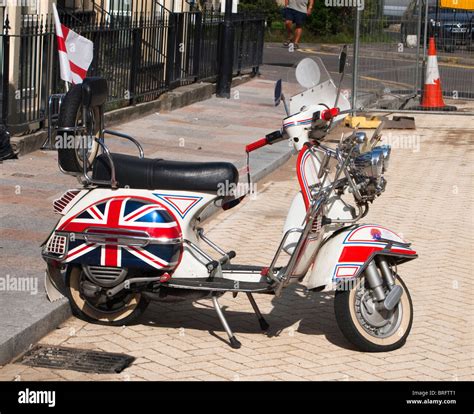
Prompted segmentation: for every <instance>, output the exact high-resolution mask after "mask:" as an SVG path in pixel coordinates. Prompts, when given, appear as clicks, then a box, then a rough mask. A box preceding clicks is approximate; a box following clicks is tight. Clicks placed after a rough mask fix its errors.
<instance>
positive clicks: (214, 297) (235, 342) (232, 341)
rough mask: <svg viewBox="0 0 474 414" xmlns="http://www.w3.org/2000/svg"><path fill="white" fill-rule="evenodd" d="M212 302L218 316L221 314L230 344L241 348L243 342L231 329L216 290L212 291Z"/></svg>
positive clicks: (220, 317) (235, 347)
mask: <svg viewBox="0 0 474 414" xmlns="http://www.w3.org/2000/svg"><path fill="white" fill-rule="evenodd" d="M212 304H213V305H214V308H215V310H216V312H217V316H219V319H220V321H221V323H222V326H223V327H224V329H225V331H226V333H227V336H228V337H229V342H230V346H231V347H232V348H234V349H239V348H240V347H241V346H242V344H241V343H240V341H239V340H238V339H237V338H236V337H235V335H234V333H233V332H232V330H231V329H230V326H229V324H228V323H227V320H226V318H225V316H224V312H222V309H221V306H220V305H219V302H218V301H217V295H216V293H215V292H213V293H212Z"/></svg>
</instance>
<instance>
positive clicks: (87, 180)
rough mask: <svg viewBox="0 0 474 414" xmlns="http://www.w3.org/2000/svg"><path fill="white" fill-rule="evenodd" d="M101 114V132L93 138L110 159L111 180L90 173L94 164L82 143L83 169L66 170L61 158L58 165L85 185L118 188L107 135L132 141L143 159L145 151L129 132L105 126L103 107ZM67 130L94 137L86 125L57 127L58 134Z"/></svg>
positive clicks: (61, 169)
mask: <svg viewBox="0 0 474 414" xmlns="http://www.w3.org/2000/svg"><path fill="white" fill-rule="evenodd" d="M87 110H90V108H84V111H87ZM99 114H100V117H99V124H100V125H99V131H100V132H99V136H98V137H97V136H94V137H93V138H94V140H95V141H96V142H97V143H98V144H99V146H100V148H101V150H102V153H103V154H105V155H106V157H107V159H108V161H109V165H110V181H107V180H96V179H94V178H92V177H91V176H90V175H89V171H90V169H91V168H90V167H92V165H89V163H88V161H87V145H81V150H82V159H83V162H82V171H77V172H69V171H65V170H64V169H63V168H62V167H61V165H60V163H59V159H58V166H59V169H60V171H61V172H62V173H64V174H68V175H73V176H75V177H77V178H78V179H79V180H80V181H81V182H82V184H83V185H84V186H90V185H107V186H110V187H111V188H112V189H117V188H118V184H119V183H118V182H117V179H116V171H115V164H114V161H113V159H112V155H111V152H110V150H109V147H108V146H107V145H106V144H105V135H112V136H115V137H118V138H123V139H126V140H128V141H130V142H132V143H133V144H135V146H136V147H137V149H138V157H139V158H141V159H143V158H144V156H145V153H144V151H143V147H142V145H141V144H140V143H139V142H138V141H137V140H136V139H135V138H133V137H132V136H130V135H128V134H125V133H123V132H118V131H113V130H110V129H105V128H104V108H103V107H100V108H99ZM65 132H66V133H68V132H72V133H73V134H74V136H77V133H78V132H79V133H85V134H86V136H88V137H92V134H91V133H90V131H88V130H87V127H86V126H79V127H77V126H75V127H57V128H56V134H60V133H65ZM81 136H82V135H81Z"/></svg>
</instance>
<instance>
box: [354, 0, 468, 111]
mask: <svg viewBox="0 0 474 414" xmlns="http://www.w3.org/2000/svg"><path fill="white" fill-rule="evenodd" d="M380 4H382V3H380V2H378V1H377V0H370V1H369V0H367V1H366V2H365V8H364V9H363V10H360V11H358V12H357V11H355V14H356V15H357V18H356V19H355V29H354V33H355V34H357V33H358V36H357V35H356V36H355V39H354V48H353V50H354V51H353V53H355V54H356V56H357V59H356V62H355V65H356V66H355V68H354V69H355V70H354V72H355V79H354V83H353V86H355V88H354V87H353V89H355V92H354V91H353V97H354V98H355V99H354V101H356V102H357V104H356V106H358V107H360V106H363V107H370V108H374V109H392V108H393V109H395V108H396V109H405V108H410V105H412V104H413V105H414V107H415V106H416V103H417V102H418V101H419V98H420V96H421V95H422V93H423V86H424V81H425V72H426V62H427V58H428V49H429V39H430V37H434V38H435V43H436V49H437V55H438V67H439V73H440V79H441V86H442V89H443V95H444V97H445V98H448V99H464V100H466V99H467V100H470V99H474V11H467V10H453V9H441V8H439V7H437V6H434V5H436V4H437V3H436V2H434V1H431V2H428V4H427V3H426V2H425V1H423V0H410V1H407V5H408V8H407V9H406V11H405V12H404V13H403V15H401V16H398V17H392V18H388V17H387V16H385V15H384V14H383V8H382V7H377V6H380Z"/></svg>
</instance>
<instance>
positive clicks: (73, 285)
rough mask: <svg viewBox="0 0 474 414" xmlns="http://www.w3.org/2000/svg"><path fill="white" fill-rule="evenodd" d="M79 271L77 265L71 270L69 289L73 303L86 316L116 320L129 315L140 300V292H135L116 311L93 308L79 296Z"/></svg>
mask: <svg viewBox="0 0 474 414" xmlns="http://www.w3.org/2000/svg"><path fill="white" fill-rule="evenodd" d="M81 273H82V270H81V269H80V268H78V267H75V268H74V269H72V270H71V274H70V276H69V291H70V293H71V298H72V300H73V301H74V303H75V305H76V306H77V307H78V308H79V309H80V310H81V311H82V312H84V314H86V315H87V316H88V317H90V318H92V319H95V320H97V321H101V322H117V321H120V320H122V319H125V318H126V317H128V316H130V315H131V314H132V312H133V311H134V310H135V309H136V307H137V306H138V303H139V302H140V294H139V293H136V294H134V295H133V296H132V297H131V299H130V301H129V302H128V304H127V305H126V306H125V307H124V308H122V309H120V310H118V311H116V312H110V313H105V312H100V311H99V310H98V309H95V308H93V307H92V306H90V305H89V304H88V303H87V302H86V301H85V300H84V299H83V298H81V294H80V288H79V283H80V280H81Z"/></svg>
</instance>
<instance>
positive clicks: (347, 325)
mask: <svg viewBox="0 0 474 414" xmlns="http://www.w3.org/2000/svg"><path fill="white" fill-rule="evenodd" d="M394 276H396V279H395V284H396V285H398V286H400V287H401V288H402V289H403V294H402V296H401V298H400V302H399V303H398V305H397V306H396V307H395V308H394V309H393V310H392V311H379V310H377V309H376V308H375V307H374V306H373V305H374V303H373V299H372V297H371V291H370V288H369V287H368V286H367V283H366V281H365V277H363V276H362V277H361V278H359V279H358V280H357V282H356V285H355V286H354V287H353V288H352V289H350V290H338V291H336V295H335V297H334V311H335V314H336V321H337V324H338V325H339V329H340V330H341V331H342V333H343V334H344V336H345V337H346V339H347V340H348V341H349V342H351V343H352V344H353V345H355V346H356V347H357V348H358V349H359V350H360V351H364V352H387V351H393V350H395V349H398V348H401V347H402V346H403V345H404V344H405V342H406V339H407V337H408V335H409V334H410V330H411V326H412V322H413V304H412V301H411V297H410V293H409V292H408V289H407V287H406V285H405V283H404V282H403V280H402V279H401V278H400V277H399V276H397V275H394Z"/></svg>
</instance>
